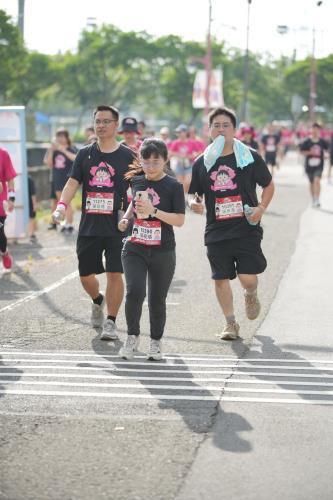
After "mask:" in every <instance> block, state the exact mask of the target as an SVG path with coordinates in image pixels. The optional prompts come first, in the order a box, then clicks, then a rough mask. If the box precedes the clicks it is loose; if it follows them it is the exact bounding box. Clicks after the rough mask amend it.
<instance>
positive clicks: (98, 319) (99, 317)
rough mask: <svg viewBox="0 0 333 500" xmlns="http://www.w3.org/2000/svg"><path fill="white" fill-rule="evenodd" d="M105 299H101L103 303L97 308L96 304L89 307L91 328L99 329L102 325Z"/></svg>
mask: <svg viewBox="0 0 333 500" xmlns="http://www.w3.org/2000/svg"><path fill="white" fill-rule="evenodd" d="M104 306H105V297H103V302H102V303H101V305H100V306H99V305H98V304H94V303H92V305H91V317H90V323H91V326H92V327H93V328H101V327H102V326H103V324H104V312H103V309H104Z"/></svg>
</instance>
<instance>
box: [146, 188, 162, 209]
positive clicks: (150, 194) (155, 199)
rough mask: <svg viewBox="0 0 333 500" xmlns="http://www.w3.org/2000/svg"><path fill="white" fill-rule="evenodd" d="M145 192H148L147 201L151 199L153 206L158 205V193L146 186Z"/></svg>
mask: <svg viewBox="0 0 333 500" xmlns="http://www.w3.org/2000/svg"><path fill="white" fill-rule="evenodd" d="M146 191H147V193H148V199H149V201H151V203H152V204H153V205H154V206H155V205H159V203H160V201H161V199H160V197H159V196H158V194H157V193H156V191H154V189H153V188H148V189H146Z"/></svg>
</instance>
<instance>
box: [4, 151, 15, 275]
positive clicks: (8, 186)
mask: <svg viewBox="0 0 333 500" xmlns="http://www.w3.org/2000/svg"><path fill="white" fill-rule="evenodd" d="M16 175H17V174H16V172H15V169H14V167H13V164H12V161H11V159H10V156H9V154H8V153H7V151H6V150H5V149H1V148H0V256H1V259H2V264H3V267H4V268H5V269H7V270H10V269H11V268H12V266H13V259H12V256H11V255H10V253H9V252H8V250H7V238H6V234H5V220H6V217H7V213H10V212H12V211H13V210H14V204H15V191H14V178H15V177H16Z"/></svg>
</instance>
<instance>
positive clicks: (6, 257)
mask: <svg viewBox="0 0 333 500" xmlns="http://www.w3.org/2000/svg"><path fill="white" fill-rule="evenodd" d="M2 265H3V267H4V268H5V269H7V271H10V270H11V268H12V267H13V258H12V256H11V255H10V253H9V252H6V253H4V254H2Z"/></svg>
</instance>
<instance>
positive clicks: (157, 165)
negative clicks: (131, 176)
mask: <svg viewBox="0 0 333 500" xmlns="http://www.w3.org/2000/svg"><path fill="white" fill-rule="evenodd" d="M140 166H141V167H142V168H148V167H153V168H158V167H161V166H162V165H161V162H160V161H153V162H152V163H147V162H145V161H142V162H140Z"/></svg>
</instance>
